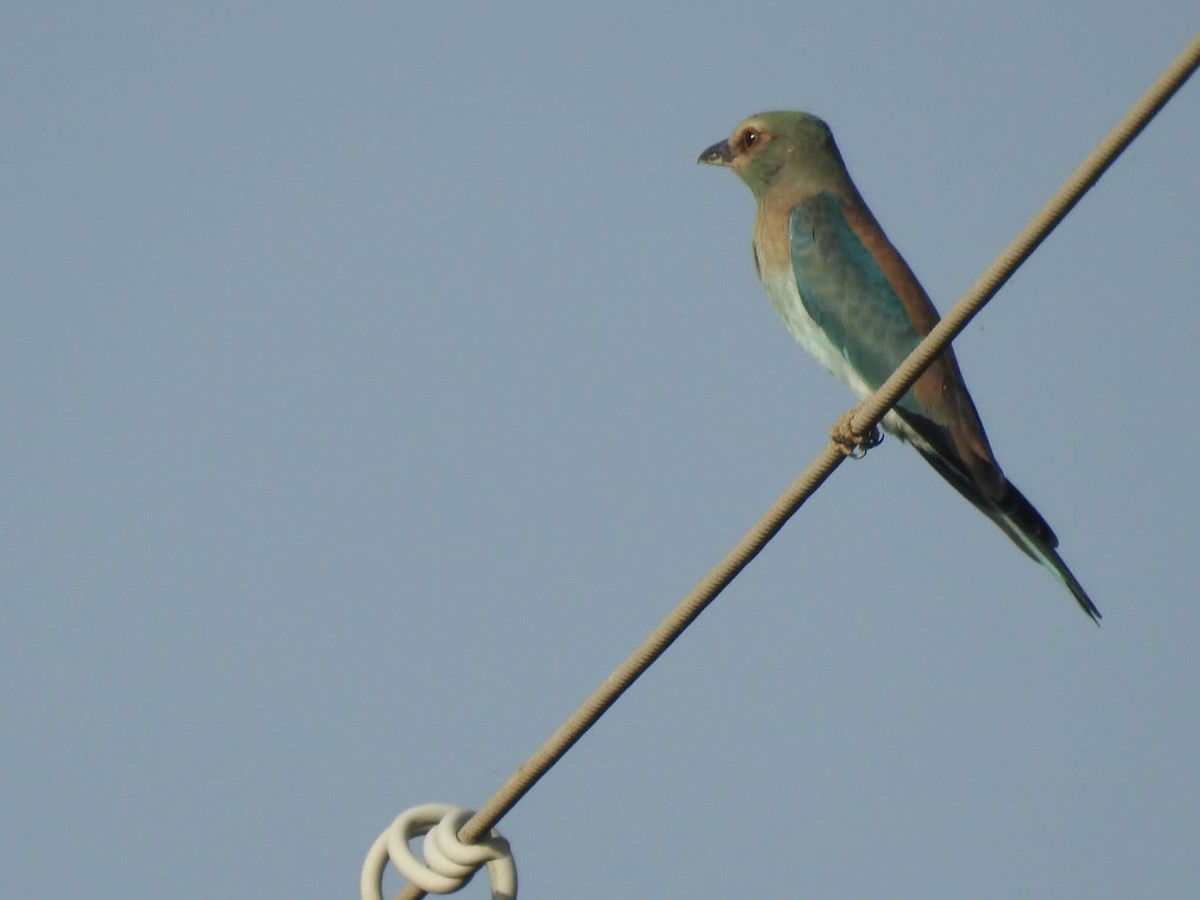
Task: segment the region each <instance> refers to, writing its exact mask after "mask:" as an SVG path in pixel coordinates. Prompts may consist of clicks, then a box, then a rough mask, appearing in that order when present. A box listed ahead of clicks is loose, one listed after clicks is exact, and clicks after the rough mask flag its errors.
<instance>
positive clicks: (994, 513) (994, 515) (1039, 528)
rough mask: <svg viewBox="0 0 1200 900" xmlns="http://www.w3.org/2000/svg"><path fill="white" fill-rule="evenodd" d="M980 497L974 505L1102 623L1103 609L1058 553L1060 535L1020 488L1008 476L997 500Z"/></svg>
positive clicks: (1086, 611) (1081, 607)
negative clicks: (1089, 594) (980, 500)
mask: <svg viewBox="0 0 1200 900" xmlns="http://www.w3.org/2000/svg"><path fill="white" fill-rule="evenodd" d="M968 499H970V498H968ZM981 499H983V500H984V503H979V502H977V501H976V503H975V505H976V506H978V507H979V508H980V509H981V510H983V512H984V514H986V515H987V517H988V518H989V519H991V520H992V521H993V522H995V523H996V524H997V525H998V526H999V527H1000V530H1001V531H1003V532H1004V533H1005V534H1007V535H1008V537H1009V539H1010V540H1011V541H1012V542H1013V543H1014V544H1016V545H1017V546H1018V547H1020V548H1021V549H1022V550H1023V551H1025V553H1026V554H1027V555H1028V556H1030V557H1031V558H1032V559H1034V560H1035V561H1036V562H1038V563H1040V564H1041V565H1043V566H1045V567H1046V568H1047V569H1049V570H1050V573H1051V574H1052V575H1054V577H1055V578H1057V579H1058V580H1059V581H1061V582H1062V583H1063V586H1064V587H1066V589H1067V590H1068V591H1070V592H1071V596H1072V597H1074V598H1075V602H1076V603H1078V604H1079V607H1080V609H1082V610H1083V611H1084V612H1085V613H1087V614H1088V615H1089V616H1090V617H1091V619H1092V621H1093V622H1095V623H1096V624H1097V625H1099V624H1100V610H1099V609H1097V608H1096V604H1095V603H1093V602H1092V598H1091V597H1089V596H1088V593H1087V591H1085V590H1084V589H1083V585H1081V584H1080V583H1079V579H1077V578H1076V577H1075V575H1074V574H1073V573H1072V572H1071V570H1070V568H1068V567H1067V564H1066V563H1065V562H1063V559H1062V557H1061V556H1059V555H1058V538H1057V537H1056V536H1055V534H1054V532H1053V531H1052V530H1051V528H1050V526H1049V525H1047V524H1046V520H1045V519H1043V518H1042V516H1041V514H1040V513H1039V512H1038V511H1037V510H1036V509H1034V506H1033V504H1032V503H1030V502H1029V501H1028V500H1026V499H1025V495H1024V494H1022V493H1021V492H1020V491H1019V490H1017V487H1016V485H1014V484H1013V483H1012V482H1011V481H1008V480H1007V479H1006V480H1005V484H1004V490H1003V493H1002V494H1001V496H1000V497H999V498H998V499H997V500H994V501H990V500H989V499H988V498H981ZM985 504H986V505H985Z"/></svg>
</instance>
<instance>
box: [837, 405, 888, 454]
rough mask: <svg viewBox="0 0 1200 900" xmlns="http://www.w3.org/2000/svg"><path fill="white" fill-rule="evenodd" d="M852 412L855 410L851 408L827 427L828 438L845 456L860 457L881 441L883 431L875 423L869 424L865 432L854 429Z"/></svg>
mask: <svg viewBox="0 0 1200 900" xmlns="http://www.w3.org/2000/svg"><path fill="white" fill-rule="evenodd" d="M854 413H855V410H853V409H852V410H850V412H848V413H846V414H845V415H844V416H842V417H841V418H840V419H838V421H837V424H836V425H834V426H833V427H832V428H831V429H829V438H830V440H832V441H833V442H834V443H835V444H836V445H837V448H838V449H839V450H841V451H842V453H844V454H846V456H848V457H850V458H851V459H862V458H863V457H864V456H866V455H867V451H868V450H872V449H874V448H875V447H878V446H879V445H880V444H882V443H883V432H882V431H880V430H879V426H877V425H873V426H871V430H870V431H867V432H861V431H855V430H854V424H853V419H854Z"/></svg>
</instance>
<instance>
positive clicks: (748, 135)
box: [739, 128, 758, 150]
mask: <svg viewBox="0 0 1200 900" xmlns="http://www.w3.org/2000/svg"><path fill="white" fill-rule="evenodd" d="M739 143H740V144H741V145H742V149H743V150H749V149H750V148H751V147H753V146H754V145H755V144H756V143H758V132H757V131H755V130H754V129H753V128H748V129H746V130H745V131H743V132H742V139H741V141H740V142H739Z"/></svg>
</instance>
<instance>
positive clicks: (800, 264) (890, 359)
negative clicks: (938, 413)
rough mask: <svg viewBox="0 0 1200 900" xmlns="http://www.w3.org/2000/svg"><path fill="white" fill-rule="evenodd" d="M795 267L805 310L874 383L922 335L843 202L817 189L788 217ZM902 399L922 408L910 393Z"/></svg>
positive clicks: (915, 408)
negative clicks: (854, 226) (846, 211)
mask: <svg viewBox="0 0 1200 900" xmlns="http://www.w3.org/2000/svg"><path fill="white" fill-rule="evenodd" d="M788 237H789V239H790V242H791V256H792V272H793V274H794V276H795V278H796V287H797V289H798V291H799V293H800V300H801V302H802V303H803V304H804V308H805V310H806V311H807V312H808V314H809V316H811V317H812V319H813V321H814V322H816V324H817V325H818V327H820V328H821V330H822V331H824V332H825V334H826V335H827V336H828V338H829V340H830V341H831V342H832V343H833V344H834V346H836V347H837V348H838V349H839V350H840V351H841V353H842V355H843V356H845V357H846V360H847V361H848V362H849V363H850V365H852V366H853V367H854V368H855V370H857V371H858V372H859V374H860V375H861V376H862V378H863V380H864V381H866V382H867V384H869V385H870V386H871V387H872V388H877V387H879V385H881V384H883V382H884V381H886V380H887V377H888V376H889V375H891V374H892V372H893V371H895V369H896V367H897V366H898V365H899V364H900V363H901V362H902V361H903V359H904V357H905V356H907V355H908V354H909V353H910V352H911V351H912V349H913V348H914V347H916V346H917V344H918V343H920V340H921V336H920V335H919V334H918V333H917V329H916V327H915V326H914V325H913V323H912V320H911V319H910V318H909V316H908V312H907V311H906V310H905V308H904V304H903V303H901V301H900V298H899V296H897V294H896V292H895V290H894V289H893V288H892V286H891V284H890V283H889V282H888V279H887V276H886V275H885V274H884V272H883V269H882V268H880V266H879V263H878V262H877V261H876V260H875V257H874V256H872V255H871V252H870V251H869V250H867V248H866V247H864V246H863V243H862V241H860V240H859V238H858V235H856V234H855V233H854V231H853V229H852V228H851V227H850V223H849V222H848V221H847V220H846V216H845V214H844V213H843V211H842V203H841V200H839V199H838V198H837V197H835V196H834V195H833V194H830V193H828V192H825V193H820V194H815V195H813V196H811V197H809V198H808V199H806V200H804V201H803V202H802V203H800V204H798V205H797V206H796V207H795V209H793V210H792V214H791V216H790V218H789V219H788ZM901 405H902V406H904V407H906V408H909V409H912V410H913V411H914V412H919V411H920V406H919V405H918V404H917V402H916V400H915V398H913V396H912V393H911V391H910V392H909V393H908V394H906V395H905V397H904V399H903V400H901Z"/></svg>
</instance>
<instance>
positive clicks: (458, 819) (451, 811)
mask: <svg viewBox="0 0 1200 900" xmlns="http://www.w3.org/2000/svg"><path fill="white" fill-rule="evenodd" d="M473 815H475V813H474V812H473V811H472V810H469V809H461V808H459V807H457V806H451V805H449V804H447V803H427V804H425V805H424V806H414V807H413V808H412V809H409V810H406V811H405V812H403V813H401V814H400V815H399V816H397V817H396V819H395V821H393V822H392V824H391V825H389V826H388V827H387V829H386V830H384V832H383V833H382V834H381V835H379V837H378V838H376V839H375V843H374V844H372V845H371V849H370V850H369V851H368V852H367V858H366V860H365V861H364V862H363V869H362V878H361V880H360V882H359V894H360V896H361V897H362V900H383V871H384V869H385V868H386V866H387V863H388V860H389V859H390V860H391V862H392V865H394V866H395V867H396V868H397V869H398V870H399V872H400V874H401V875H403V876H404V877H405V878H407V879H408V880H409V882H410V883H411V884H412V885H413V886H414V887H416V888H419V889H420V890H422V891H425V892H427V893H430V894H449V893H452V892H454V891H457V890H458V889H459V888H461V887H463V886H464V885H465V884H466V883H467V882H468V881H470V880H471V878H472V877H473V876H474V875H475V873H476V872H478V871H479V869H480V867H482V866H485V865H486V866H487V873H488V879H489V880H490V881H491V883H492V900H514V898H515V897H516V896H517V867H516V863H515V862H514V861H513V856H512V849H511V848H510V847H509V845H508V841H506V840H505V839H504V838H503V837H502V836H501V835H500V832H498V831H497V830H496V829H494V828H493V829H492V830H491V833H490V835H489V836H488V837H487V838H485V839H483V840H481V841H479V842H478V843H475V844H464V843H463V842H462V841H460V840H459V838H458V832H459V829H461V828H462V826H463V825H464V824H466V822H467V821H468V820H469V819H470V818H471V816H473ZM421 835H425V840H424V842H423V843H422V850H423V851H424V855H425V862H423V863H422V862H421V861H420V860H419V859H417V858H416V856H414V855H413V852H412V849H411V848H410V847H409V845H408V844H409V841H411V840H412V839H413V838H416V837H420V836H421Z"/></svg>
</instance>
